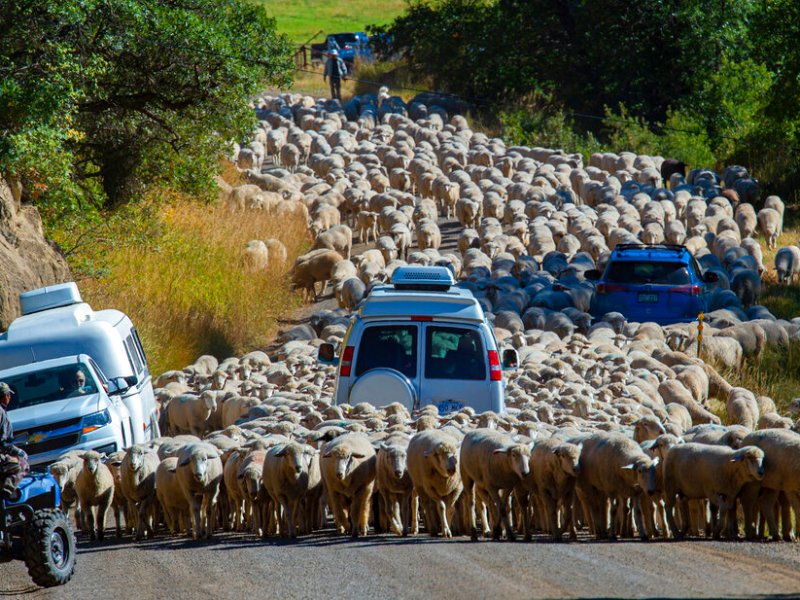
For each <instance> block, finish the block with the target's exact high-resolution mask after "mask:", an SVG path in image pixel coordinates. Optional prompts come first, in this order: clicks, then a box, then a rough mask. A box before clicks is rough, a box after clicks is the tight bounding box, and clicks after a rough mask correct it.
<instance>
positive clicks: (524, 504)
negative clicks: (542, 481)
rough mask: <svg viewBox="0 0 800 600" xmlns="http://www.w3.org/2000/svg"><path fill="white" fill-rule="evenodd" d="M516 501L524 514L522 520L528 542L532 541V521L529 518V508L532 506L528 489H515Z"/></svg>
mask: <svg viewBox="0 0 800 600" xmlns="http://www.w3.org/2000/svg"><path fill="white" fill-rule="evenodd" d="M514 501H515V502H516V504H517V506H519V508H520V512H521V513H522V516H521V517H520V520H521V521H522V533H523V536H524V539H525V541H526V542H530V541H531V539H532V538H533V534H532V533H531V521H530V519H529V518H528V508H529V506H530V497H529V495H528V492H527V491H526V490H522V489H520V488H516V489H515V490H514Z"/></svg>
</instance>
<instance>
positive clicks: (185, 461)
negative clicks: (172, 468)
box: [178, 456, 191, 467]
mask: <svg viewBox="0 0 800 600" xmlns="http://www.w3.org/2000/svg"><path fill="white" fill-rule="evenodd" d="M190 460H191V457H190V456H186V457H184V458H182V459H181V460H179V461H178V466H179V467H185V466H186V465H188V464H189V461H190Z"/></svg>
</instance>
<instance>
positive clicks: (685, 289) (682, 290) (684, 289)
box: [669, 285, 700, 296]
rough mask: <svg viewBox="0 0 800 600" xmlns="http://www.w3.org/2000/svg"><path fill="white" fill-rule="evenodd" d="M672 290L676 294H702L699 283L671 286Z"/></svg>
mask: <svg viewBox="0 0 800 600" xmlns="http://www.w3.org/2000/svg"><path fill="white" fill-rule="evenodd" d="M669 291H670V292H672V293H674V294H689V295H690V296H699V295H700V286H699V285H681V286H678V287H674V288H670V289H669Z"/></svg>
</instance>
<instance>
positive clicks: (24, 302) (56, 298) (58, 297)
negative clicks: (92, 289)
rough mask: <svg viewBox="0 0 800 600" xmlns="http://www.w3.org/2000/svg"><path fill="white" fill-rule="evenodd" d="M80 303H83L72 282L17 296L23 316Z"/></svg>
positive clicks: (75, 285)
mask: <svg viewBox="0 0 800 600" xmlns="http://www.w3.org/2000/svg"><path fill="white" fill-rule="evenodd" d="M81 302H83V300H82V299H81V293H80V292H79V291H78V286H77V284H76V283H75V282H74V281H69V282H67V283H59V284H58V285H51V286H48V287H43V288H39V289H38V290H32V291H30V292H23V293H21V294H20V295H19V304H20V310H21V311H22V314H23V315H30V314H32V313H37V312H40V311H43V310H48V309H50V308H58V307H60V306H70V305H72V304H80V303H81Z"/></svg>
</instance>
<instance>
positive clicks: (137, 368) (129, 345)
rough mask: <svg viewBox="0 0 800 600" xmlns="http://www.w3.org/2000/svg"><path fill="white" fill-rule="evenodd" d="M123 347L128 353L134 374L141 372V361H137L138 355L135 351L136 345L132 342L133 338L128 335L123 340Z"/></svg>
mask: <svg viewBox="0 0 800 600" xmlns="http://www.w3.org/2000/svg"><path fill="white" fill-rule="evenodd" d="M125 346H126V349H127V351H128V359H129V360H131V361H132V363H131V366H132V367H133V372H134V373H141V372H142V361H141V360H140V359H139V353H138V352H137V351H136V344H135V343H134V342H133V336H132V335H129V336H128V337H127V338H125Z"/></svg>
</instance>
